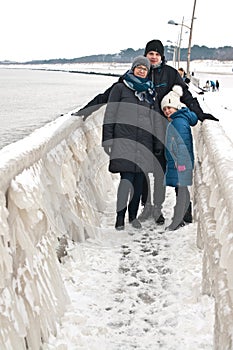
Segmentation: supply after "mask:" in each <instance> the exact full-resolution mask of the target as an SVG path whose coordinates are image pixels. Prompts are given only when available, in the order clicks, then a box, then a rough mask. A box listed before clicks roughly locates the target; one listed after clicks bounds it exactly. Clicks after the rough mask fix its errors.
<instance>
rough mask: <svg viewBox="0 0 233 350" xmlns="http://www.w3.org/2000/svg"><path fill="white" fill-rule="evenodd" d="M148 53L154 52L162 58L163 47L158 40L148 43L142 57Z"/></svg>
mask: <svg viewBox="0 0 233 350" xmlns="http://www.w3.org/2000/svg"><path fill="white" fill-rule="evenodd" d="M150 51H156V52H158V53H159V54H160V55H161V57H163V56H164V47H163V44H162V43H161V41H160V40H151V41H148V43H147V44H146V48H145V53H144V55H145V56H146V55H147V54H148V52H150Z"/></svg>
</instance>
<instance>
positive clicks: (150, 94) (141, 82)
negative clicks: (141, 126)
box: [123, 71, 155, 104]
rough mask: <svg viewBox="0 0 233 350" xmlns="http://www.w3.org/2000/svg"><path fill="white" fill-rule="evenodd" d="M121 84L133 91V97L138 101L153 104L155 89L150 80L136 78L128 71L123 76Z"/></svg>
mask: <svg viewBox="0 0 233 350" xmlns="http://www.w3.org/2000/svg"><path fill="white" fill-rule="evenodd" d="M123 82H124V84H125V85H126V86H127V87H128V88H130V89H131V90H134V91H135V96H136V97H137V98H138V99H139V100H140V101H146V102H148V103H149V104H153V103H154V99H153V98H154V97H155V88H154V84H153V82H152V81H151V80H149V79H148V78H140V77H136V76H135V75H134V74H133V72H132V71H128V72H127V73H125V75H124V79H123Z"/></svg>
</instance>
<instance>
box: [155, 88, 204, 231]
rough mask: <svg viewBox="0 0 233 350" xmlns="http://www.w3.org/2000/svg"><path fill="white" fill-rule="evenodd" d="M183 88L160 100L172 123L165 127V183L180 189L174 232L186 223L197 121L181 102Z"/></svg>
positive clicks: (177, 198) (170, 227) (173, 222)
mask: <svg viewBox="0 0 233 350" xmlns="http://www.w3.org/2000/svg"><path fill="white" fill-rule="evenodd" d="M182 94H183V91H182V87H181V86H178V85H175V86H174V87H173V88H172V91H170V92H169V93H168V94H167V95H165V96H164V98H163V99H162V101H161V109H162V111H163V113H164V115H165V116H166V118H167V119H168V121H169V123H168V126H167V130H166V139H165V147H166V150H165V157H166V161H167V165H166V173H165V185H166V186H172V187H176V188H177V196H176V204H175V207H174V215H173V218H172V222H171V224H170V225H169V226H168V227H167V228H166V229H168V230H170V231H175V230H177V229H178V228H179V227H181V226H184V225H185V224H184V221H183V217H184V214H185V212H186V210H187V208H188V206H189V203H190V194H189V190H188V186H191V185H192V180H193V168H194V153H193V139H192V133H191V126H194V125H196V124H197V122H198V118H197V115H196V114H195V113H194V112H192V111H190V109H189V108H187V107H186V105H184V104H183V103H181V102H180V97H181V96H182Z"/></svg>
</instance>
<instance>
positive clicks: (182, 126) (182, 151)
mask: <svg viewBox="0 0 233 350" xmlns="http://www.w3.org/2000/svg"><path fill="white" fill-rule="evenodd" d="M171 119H172V121H171V122H170V123H168V126H167V131H166V144H165V145H166V150H165V156H166V160H167V167H166V174H165V185H166V186H172V187H177V186H191V185H192V178H193V168H194V153H193V139H192V133H191V128H190V126H194V125H196V124H197V121H198V118H197V115H196V114H195V113H194V112H191V111H190V109H189V108H182V109H180V110H178V111H177V112H175V113H173V114H172V115H171ZM178 169H179V170H180V171H178Z"/></svg>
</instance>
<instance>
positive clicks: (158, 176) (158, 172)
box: [141, 155, 166, 207]
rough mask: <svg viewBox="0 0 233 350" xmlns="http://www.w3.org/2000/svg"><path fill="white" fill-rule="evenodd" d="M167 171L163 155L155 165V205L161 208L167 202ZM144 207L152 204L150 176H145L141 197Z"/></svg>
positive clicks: (157, 159)
mask: <svg viewBox="0 0 233 350" xmlns="http://www.w3.org/2000/svg"><path fill="white" fill-rule="evenodd" d="M165 171H166V159H165V157H164V156H163V155H160V156H157V157H156V159H155V164H154V171H153V177H154V195H153V204H154V205H156V206H158V207H161V206H162V204H163V202H164V200H165V192H166V186H165V185H164V174H165ZM141 203H142V205H145V204H146V203H148V204H152V201H151V188H150V179H149V174H145V175H144V179H143V189H142V197H141Z"/></svg>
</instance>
